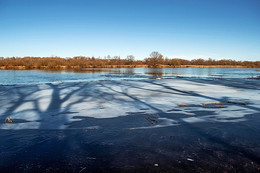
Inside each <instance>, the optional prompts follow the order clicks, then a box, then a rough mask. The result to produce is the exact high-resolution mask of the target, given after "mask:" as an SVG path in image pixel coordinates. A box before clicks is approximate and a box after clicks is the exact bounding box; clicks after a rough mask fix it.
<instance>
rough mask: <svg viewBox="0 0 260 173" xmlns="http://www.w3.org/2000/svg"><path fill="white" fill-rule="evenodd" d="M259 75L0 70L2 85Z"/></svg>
mask: <svg viewBox="0 0 260 173" xmlns="http://www.w3.org/2000/svg"><path fill="white" fill-rule="evenodd" d="M259 76H260V69H249V68H113V69H109V68H107V69H104V68H103V69H100V68H96V69H82V70H77V71H68V70H67V71H64V70H63V71H49V70H48V71H47V70H0V85H14V84H40V83H51V82H84V81H96V80H121V79H131V80H143V79H155V78H176V77H193V78H252V77H259Z"/></svg>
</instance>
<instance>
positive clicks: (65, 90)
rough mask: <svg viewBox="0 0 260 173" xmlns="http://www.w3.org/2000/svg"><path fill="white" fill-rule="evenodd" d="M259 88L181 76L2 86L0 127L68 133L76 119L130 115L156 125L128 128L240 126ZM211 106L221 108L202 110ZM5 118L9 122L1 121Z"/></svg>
mask: <svg viewBox="0 0 260 173" xmlns="http://www.w3.org/2000/svg"><path fill="white" fill-rule="evenodd" d="M238 80H239V81H238ZM238 82H239V83H238ZM259 89H260V87H259V81H258V80H250V81H248V80H246V79H230V80H227V79H222V80H215V81H213V80H202V79H185V78H184V79H161V80H140V81H130V80H128V81H124V80H122V81H94V82H83V83H55V84H42V85H41V84H39V85H30V86H19V85H18V86H0V96H1V97H0V106H1V108H0V117H1V121H2V122H1V123H0V129H14V130H19V129H66V128H70V127H69V126H70V123H72V122H74V121H81V119H80V118H75V117H91V118H96V119H108V118H117V117H122V116H129V112H131V114H135V115H137V116H143V115H147V116H150V117H151V115H153V114H157V116H155V117H153V118H154V119H155V120H156V123H154V124H150V123H147V124H145V126H138V124H136V126H134V125H133V127H131V128H134V129H149V128H163V127H167V126H174V125H183V124H185V123H201V122H223V123H228V122H232V123H235V122H242V121H247V115H250V114H255V113H259V108H260V97H259V93H260V91H259ZM228 101H232V102H234V103H245V105H241V104H232V103H228ZM212 102H213V103H214V102H218V103H222V104H223V107H205V106H203V105H204V104H205V103H212ZM179 104H185V105H187V106H183V107H182V106H180V105H179ZM140 112H141V113H140ZM7 116H11V118H12V119H13V123H4V119H5V118H6V117H7ZM18 120H19V121H18ZM143 121H144V122H145V121H146V119H145V118H143ZM93 126H98V127H99V124H94V125H93ZM80 128H88V127H80ZM101 128H102V127H101Z"/></svg>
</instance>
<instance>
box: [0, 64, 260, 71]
mask: <svg viewBox="0 0 260 173" xmlns="http://www.w3.org/2000/svg"><path fill="white" fill-rule="evenodd" d="M101 68H104V69H109V68H111V69H113V68H249V69H258V68H260V67H248V66H238V65H179V66H171V65H159V66H158V67H149V66H148V65H107V66H100V67H96V66H89V67H79V66H75V67H66V66H57V67H52V68H49V67H45V66H42V67H40V68H38V67H31V68H27V67H26V66H9V67H7V66H0V70H82V69H101Z"/></svg>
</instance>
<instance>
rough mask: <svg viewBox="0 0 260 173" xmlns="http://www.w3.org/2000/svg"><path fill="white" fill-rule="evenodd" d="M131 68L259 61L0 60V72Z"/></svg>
mask: <svg viewBox="0 0 260 173" xmlns="http://www.w3.org/2000/svg"><path fill="white" fill-rule="evenodd" d="M120 67H125V68H134V67H149V68H156V67H175V68H179V67H238V68H239V67H244V68H260V61H234V60H229V59H222V60H214V59H208V60H204V59H193V60H185V59H176V58H174V59H169V58H167V57H164V56H163V55H162V54H160V53H159V52H152V53H151V54H150V56H149V57H148V58H145V59H144V60H135V57H134V56H133V55H129V56H127V57H126V58H121V57H120V56H114V57H111V56H109V55H108V56H106V57H104V58H96V57H85V56H75V57H73V58H60V57H23V58H21V57H7V58H3V57H0V69H77V68H78V69H79V68H120Z"/></svg>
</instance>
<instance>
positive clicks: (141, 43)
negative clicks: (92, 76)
mask: <svg viewBox="0 0 260 173" xmlns="http://www.w3.org/2000/svg"><path fill="white" fill-rule="evenodd" d="M152 51H159V52H160V53H162V54H163V55H165V56H168V57H169V58H185V59H192V58H206V59H207V58H209V57H211V58H215V59H222V58H226V59H235V60H260V0H214V1H213V0H0V56H4V57H8V56H21V57H23V56H51V55H52V56H61V57H73V56H77V55H84V56H96V57H98V56H101V57H104V56H105V55H111V56H115V55H119V56H121V57H122V58H124V57H125V56H126V55H130V54H132V55H134V56H135V57H136V59H143V58H145V57H148V56H149V54H150V53H151V52H152Z"/></svg>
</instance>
